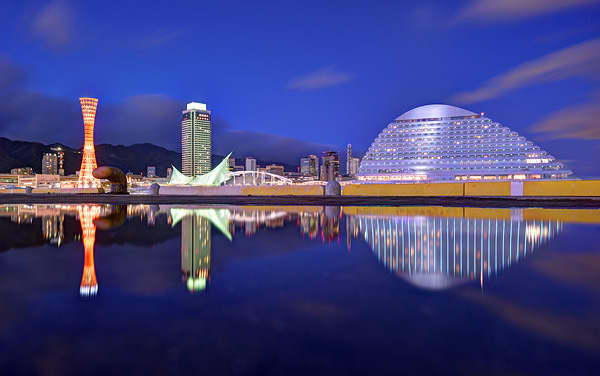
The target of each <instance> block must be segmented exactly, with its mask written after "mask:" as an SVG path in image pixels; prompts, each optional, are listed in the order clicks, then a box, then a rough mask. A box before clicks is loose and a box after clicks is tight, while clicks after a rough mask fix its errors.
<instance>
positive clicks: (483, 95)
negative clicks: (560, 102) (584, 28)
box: [452, 38, 600, 103]
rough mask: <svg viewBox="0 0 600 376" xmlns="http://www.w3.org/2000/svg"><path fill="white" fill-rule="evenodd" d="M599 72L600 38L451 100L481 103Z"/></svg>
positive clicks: (521, 66) (557, 52)
mask: <svg viewBox="0 0 600 376" xmlns="http://www.w3.org/2000/svg"><path fill="white" fill-rule="evenodd" d="M599 74H600V38H596V39H592V40H589V41H586V42H583V43H580V44H577V45H574V46H570V47H567V48H564V49H562V50H559V51H556V52H553V53H551V54H549V55H546V56H544V57H541V58H538V59H535V60H532V61H529V62H526V63H523V64H521V65H519V66H517V67H516V68H514V69H512V70H510V71H508V72H506V73H504V74H501V75H499V76H496V77H493V78H492V79H490V80H489V81H487V82H486V83H485V84H484V85H483V86H482V87H480V88H479V89H476V90H473V91H469V92H465V93H460V94H458V95H455V96H454V97H453V98H452V100H453V101H454V102H456V103H474V102H481V101H484V100H488V99H493V98H496V97H498V96H500V95H502V94H504V93H506V92H508V91H511V90H515V89H519V88H522V87H525V86H529V85H532V84H539V83H543V82H552V81H558V80H562V79H565V78H569V77H575V76H584V75H593V76H598V75H599Z"/></svg>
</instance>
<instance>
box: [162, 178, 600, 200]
mask: <svg viewBox="0 0 600 376" xmlns="http://www.w3.org/2000/svg"><path fill="white" fill-rule="evenodd" d="M324 193H325V192H324V187H323V186H321V185H273V186H221V187H208V186H196V187H191V186H168V185H163V186H161V187H160V194H161V195H190V196H323V195H324ZM342 195H343V196H360V197H600V180H556V181H524V182H510V181H505V182H498V181H495V182H464V183H462V182H456V183H415V184H409V183H407V184H347V185H345V186H344V187H343V189H342Z"/></svg>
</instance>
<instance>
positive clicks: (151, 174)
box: [146, 166, 156, 178]
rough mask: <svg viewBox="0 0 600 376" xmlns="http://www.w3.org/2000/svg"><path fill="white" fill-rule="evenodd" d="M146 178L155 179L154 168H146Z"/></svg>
mask: <svg viewBox="0 0 600 376" xmlns="http://www.w3.org/2000/svg"><path fill="white" fill-rule="evenodd" d="M146 176H147V177H149V178H155V177H156V166H148V168H147V173H146Z"/></svg>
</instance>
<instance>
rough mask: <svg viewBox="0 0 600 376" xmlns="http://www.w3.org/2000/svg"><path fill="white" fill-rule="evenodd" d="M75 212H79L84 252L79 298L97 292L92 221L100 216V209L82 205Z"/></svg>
mask: <svg viewBox="0 0 600 376" xmlns="http://www.w3.org/2000/svg"><path fill="white" fill-rule="evenodd" d="M77 211H78V212H79V221H80V222H81V232H82V234H83V250H84V252H85V256H84V261H83V276H82V277H81V285H80V287H79V294H80V295H81V296H90V295H96V293H97V292H98V282H97V281H96V270H95V268H94V243H95V242H96V225H95V224H94V219H96V218H98V217H99V216H100V207H99V206H88V205H82V206H80V207H79V208H78V209H77Z"/></svg>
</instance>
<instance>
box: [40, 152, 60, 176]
mask: <svg viewBox="0 0 600 376" xmlns="http://www.w3.org/2000/svg"><path fill="white" fill-rule="evenodd" d="M42 174H47V175H58V155H56V154H54V153H44V155H43V156H42Z"/></svg>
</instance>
